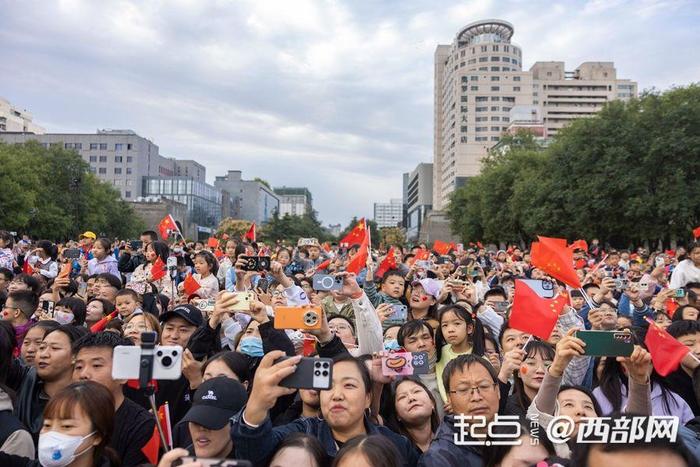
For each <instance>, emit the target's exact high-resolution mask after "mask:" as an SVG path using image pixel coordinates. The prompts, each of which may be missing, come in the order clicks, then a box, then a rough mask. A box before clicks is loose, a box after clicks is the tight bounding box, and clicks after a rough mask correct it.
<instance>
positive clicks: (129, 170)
mask: <svg viewBox="0 0 700 467" xmlns="http://www.w3.org/2000/svg"><path fill="white" fill-rule="evenodd" d="M126 174H127V175H131V167H127V168H126Z"/></svg>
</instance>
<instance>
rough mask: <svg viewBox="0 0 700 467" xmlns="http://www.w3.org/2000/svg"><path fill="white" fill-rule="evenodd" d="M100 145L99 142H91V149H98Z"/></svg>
mask: <svg viewBox="0 0 700 467" xmlns="http://www.w3.org/2000/svg"><path fill="white" fill-rule="evenodd" d="M98 146H99V145H98V144H97V143H90V149H97V148H98Z"/></svg>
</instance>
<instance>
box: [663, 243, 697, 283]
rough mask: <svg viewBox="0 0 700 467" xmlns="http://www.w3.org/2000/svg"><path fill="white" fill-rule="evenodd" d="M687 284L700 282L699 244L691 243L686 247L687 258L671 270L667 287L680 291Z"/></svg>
mask: <svg viewBox="0 0 700 467" xmlns="http://www.w3.org/2000/svg"><path fill="white" fill-rule="evenodd" d="M688 282H700V242H693V243H692V244H690V245H689V246H688V258H687V259H684V260H683V261H681V262H680V263H678V264H677V265H676V267H675V268H674V269H673V273H672V274H671V280H670V282H669V287H670V288H671V289H680V288H681V287H684V286H685V285H686V284H687V283H688Z"/></svg>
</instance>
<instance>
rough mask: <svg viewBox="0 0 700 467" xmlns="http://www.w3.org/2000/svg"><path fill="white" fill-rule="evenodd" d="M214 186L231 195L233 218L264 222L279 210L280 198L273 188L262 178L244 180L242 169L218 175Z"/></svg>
mask: <svg viewBox="0 0 700 467" xmlns="http://www.w3.org/2000/svg"><path fill="white" fill-rule="evenodd" d="M214 186H215V187H216V188H217V189H219V190H222V191H227V192H228V194H229V196H230V197H231V205H232V210H233V212H232V213H231V217H233V218H236V219H246V220H249V221H253V222H256V223H257V224H264V223H266V222H268V221H269V220H270V219H272V215H273V213H274V212H275V211H278V212H279V208H280V200H279V198H278V197H277V195H276V194H275V192H274V191H273V190H272V188H270V186H269V185H268V184H267V183H264V182H263V181H261V180H243V179H242V173H241V171H240V170H229V171H228V173H227V174H226V175H223V176H218V177H216V179H215V180H214Z"/></svg>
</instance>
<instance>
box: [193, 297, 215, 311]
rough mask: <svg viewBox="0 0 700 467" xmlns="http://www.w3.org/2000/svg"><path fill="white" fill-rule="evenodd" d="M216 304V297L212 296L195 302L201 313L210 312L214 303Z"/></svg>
mask: <svg viewBox="0 0 700 467" xmlns="http://www.w3.org/2000/svg"><path fill="white" fill-rule="evenodd" d="M215 304H216V299H214V298H207V299H204V300H199V301H198V302H197V308H199V309H200V310H201V311H202V313H207V314H209V313H211V312H213V311H214V305H215Z"/></svg>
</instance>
